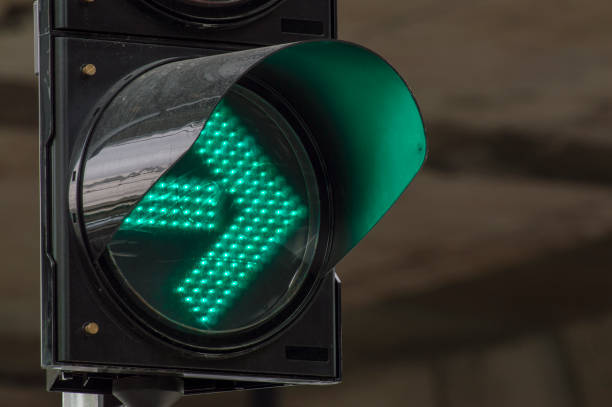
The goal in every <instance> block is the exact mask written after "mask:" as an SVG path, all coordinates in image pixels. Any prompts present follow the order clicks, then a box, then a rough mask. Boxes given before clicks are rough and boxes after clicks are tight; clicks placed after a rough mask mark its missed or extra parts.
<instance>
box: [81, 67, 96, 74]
mask: <svg viewBox="0 0 612 407" xmlns="http://www.w3.org/2000/svg"><path fill="white" fill-rule="evenodd" d="M81 73H82V74H83V75H85V76H94V75H95V74H96V66H95V65H94V64H87V65H83V66H82V67H81Z"/></svg>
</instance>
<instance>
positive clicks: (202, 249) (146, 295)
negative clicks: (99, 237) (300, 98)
mask: <svg viewBox="0 0 612 407" xmlns="http://www.w3.org/2000/svg"><path fill="white" fill-rule="evenodd" d="M318 203H319V198H318V190H317V186H316V178H315V175H314V171H313V169H312V166H311V164H310V161H309V159H308V157H307V154H306V152H305V150H304V148H303V146H302V145H301V143H300V141H299V138H298V136H297V135H296V133H295V132H294V131H293V129H292V128H291V126H290V125H289V124H288V122H287V121H286V120H285V119H284V118H283V117H282V116H281V114H280V113H278V111H276V110H275V109H274V108H273V107H272V106H271V105H269V104H268V103H266V102H265V101H264V100H263V99H261V98H260V97H258V96H257V95H255V94H254V93H253V92H251V91H248V90H246V89H244V88H242V87H239V86H234V87H233V88H232V90H230V92H229V93H228V94H227V95H226V96H225V97H224V99H223V100H222V101H221V103H220V104H219V105H218V106H217V108H216V109H215V111H214V112H213V114H212V115H211V118H210V119H209V120H208V122H207V123H206V126H205V127H204V129H203V130H202V132H201V134H200V136H199V138H198V139H197V141H196V142H195V143H194V145H193V146H192V148H191V149H190V150H189V151H188V152H187V153H186V154H185V155H184V156H183V157H182V158H181V159H180V160H179V161H178V162H177V163H176V164H175V165H174V166H173V167H172V168H171V169H170V170H168V171H167V172H166V173H165V174H164V175H163V176H162V177H161V178H160V179H159V180H158V181H157V183H155V184H154V185H153V187H152V188H151V189H150V190H149V191H148V192H147V193H146V195H145V196H144V197H143V198H142V199H141V200H140V202H139V203H138V205H137V206H136V207H135V208H134V209H133V210H132V211H131V213H130V214H129V215H128V216H127V217H126V218H125V219H124V221H123V223H122V225H121V227H120V228H119V230H118V231H117V232H116V234H115V235H114V236H113V239H112V241H111V242H110V243H109V245H108V252H109V254H110V257H111V259H112V261H113V262H114V265H115V266H116V267H115V268H116V271H117V273H118V275H119V276H120V280H121V281H122V282H123V284H124V285H125V286H126V287H128V289H129V290H130V291H131V293H132V294H134V295H135V296H137V297H138V298H139V299H140V300H141V301H142V303H143V304H145V307H144V308H145V309H146V310H147V311H148V312H151V313H153V314H154V315H155V316H157V317H159V316H161V317H162V319H163V320H165V321H167V322H168V323H171V324H174V325H177V326H180V327H182V328H185V329H188V330H198V331H203V332H223V331H233V330H240V329H244V328H247V327H251V326H253V325H256V324H258V323H260V322H263V321H265V320H267V319H269V318H271V317H272V316H273V315H274V314H275V313H277V312H278V311H280V310H281V309H282V308H283V306H284V305H286V303H287V302H288V301H289V300H290V299H291V298H292V297H293V296H294V295H295V293H296V292H297V291H298V290H299V288H300V286H301V284H302V282H303V281H304V278H305V277H306V275H307V273H308V270H309V266H310V264H311V262H312V259H313V256H314V249H315V245H316V242H317V236H318V228H319V219H318V213H319V207H318Z"/></svg>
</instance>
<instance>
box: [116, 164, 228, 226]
mask: <svg viewBox="0 0 612 407" xmlns="http://www.w3.org/2000/svg"><path fill="white" fill-rule="evenodd" d="M220 194H221V191H220V189H219V187H218V186H217V185H215V184H214V183H204V182H202V181H201V180H198V179H191V180H189V179H184V178H180V179H179V178H173V177H172V176H171V175H170V176H165V177H164V180H163V181H160V182H158V183H156V184H155V185H154V186H153V187H152V188H151V189H150V190H149V192H148V193H147V194H146V195H145V196H144V198H143V199H142V200H141V201H140V203H139V204H138V206H137V207H136V208H135V209H134V210H133V211H132V213H131V214H130V216H128V217H127V218H125V219H124V221H123V224H122V226H121V229H122V230H135V229H141V228H148V227H156V228H174V229H204V230H214V229H216V228H217V226H218V225H217V223H218V218H219V216H218V215H219V211H218V205H219V199H220Z"/></svg>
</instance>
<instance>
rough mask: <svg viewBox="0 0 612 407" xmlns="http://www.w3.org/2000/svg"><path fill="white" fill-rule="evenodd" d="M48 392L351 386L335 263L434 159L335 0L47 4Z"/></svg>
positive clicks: (384, 69)
mask: <svg viewBox="0 0 612 407" xmlns="http://www.w3.org/2000/svg"><path fill="white" fill-rule="evenodd" d="M38 7H40V10H38V16H39V19H40V22H39V25H38V26H39V28H40V33H39V37H38V38H39V44H38V45H39V65H40V78H39V80H40V109H41V110H40V111H41V115H40V120H41V130H40V131H41V134H40V137H41V154H40V157H41V164H40V165H41V171H40V173H41V233H42V245H41V246H42V276H41V278H42V280H41V281H42V365H43V367H44V368H46V369H47V372H48V388H49V389H50V390H58V391H69V392H84V393H87V392H89V393H100V394H101V393H108V392H111V391H113V390H115V391H116V390H117V388H119V387H121V386H122V384H121V383H125V382H121V381H122V380H124V379H126V378H130V377H134V376H139V377H157V376H160V377H161V376H163V377H172V378H178V379H180V382H181V391H182V392H184V393H186V394H190V393H201V392H209V391H220V390H230V389H236V388H258V387H264V386H270V385H282V384H299V383H312V384H321V383H335V382H338V381H339V380H340V377H341V351H340V349H341V348H340V283H339V279H338V277H337V276H336V274H335V269H334V266H335V265H336V263H337V262H338V261H339V260H340V259H341V258H342V257H343V256H344V255H345V254H346V253H347V252H348V251H349V250H351V249H352V248H353V247H354V246H355V244H357V242H359V240H361V239H362V238H363V237H364V236H365V234H366V233H367V232H368V231H369V230H370V229H371V228H372V227H373V226H374V225H375V224H376V222H377V221H378V220H379V219H380V218H381V217H382V216H383V214H384V213H385V212H386V211H387V210H388V209H389V207H390V206H391V205H392V204H393V202H394V201H395V200H396V199H397V198H398V197H399V195H400V194H401V193H402V192H403V190H404V189H405V188H406V186H407V185H408V184H409V182H410V181H411V180H412V178H413V177H414V175H415V174H416V173H417V171H418V170H419V168H420V166H421V164H422V162H423V160H424V157H425V151H426V148H425V138H424V129H423V124H422V120H421V116H420V113H419V110H418V107H417V105H416V102H415V101H414V98H413V96H412V94H411V92H410V90H409V89H408V87H407V86H406V84H405V82H404V81H403V79H402V78H401V77H400V76H399V75H398V74H397V72H396V71H395V70H394V69H393V68H392V67H391V66H390V65H389V64H388V63H386V62H385V61H384V60H383V59H382V58H381V57H379V56H378V55H376V54H374V53H373V52H371V51H369V50H367V49H365V48H363V47H361V46H359V45H356V44H352V43H348V42H342V41H338V40H335V32H336V21H335V8H336V5H335V2H334V1H331V0H311V1H308V2H304V1H301V0H285V1H276V0H180V1H167V0H149V1H144V0H143V1H126V0H105V1H93V0H90V1H81V2H77V1H65V0H55V1H51V2H45V3H40V4H39V5H38Z"/></svg>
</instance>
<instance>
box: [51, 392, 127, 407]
mask: <svg viewBox="0 0 612 407" xmlns="http://www.w3.org/2000/svg"><path fill="white" fill-rule="evenodd" d="M120 406H121V403H119V402H118V401H117V399H115V398H114V397H113V396H110V395H101V394H83V393H62V407H120Z"/></svg>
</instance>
